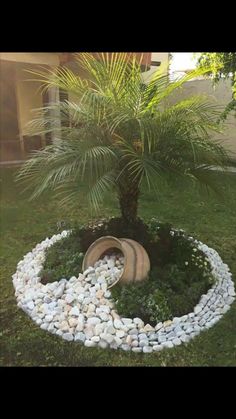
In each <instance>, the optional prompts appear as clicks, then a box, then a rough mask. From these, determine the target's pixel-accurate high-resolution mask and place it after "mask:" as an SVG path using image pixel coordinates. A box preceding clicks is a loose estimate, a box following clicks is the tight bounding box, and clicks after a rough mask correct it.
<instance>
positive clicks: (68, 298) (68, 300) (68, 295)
mask: <svg viewBox="0 0 236 419" xmlns="http://www.w3.org/2000/svg"><path fill="white" fill-rule="evenodd" d="M72 292H73V291H72ZM74 299H75V298H74V295H71V294H67V295H66V296H65V301H66V303H67V304H70V303H72V301H74Z"/></svg>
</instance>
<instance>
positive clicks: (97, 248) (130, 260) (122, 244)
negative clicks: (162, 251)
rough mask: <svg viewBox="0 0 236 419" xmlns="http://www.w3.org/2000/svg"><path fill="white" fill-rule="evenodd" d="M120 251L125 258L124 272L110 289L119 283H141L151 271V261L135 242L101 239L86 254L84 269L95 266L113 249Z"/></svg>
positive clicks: (141, 247) (121, 239) (105, 237)
mask: <svg viewBox="0 0 236 419" xmlns="http://www.w3.org/2000/svg"><path fill="white" fill-rule="evenodd" d="M114 248H116V249H119V251H120V252H121V253H122V254H123V256H124V270H123V273H122V275H121V276H120V278H118V279H117V281H116V282H114V283H113V284H112V285H110V286H109V287H108V288H111V287H112V286H114V285H115V284H116V283H117V282H118V281H119V282H120V283H121V284H125V283H126V284H127V283H129V282H139V281H143V280H145V279H146V278H147V276H148V272H149V270H150V260H149V257H148V254H147V252H146V250H145V249H144V248H143V246H142V245H141V244H140V243H138V242H136V241H135V240H131V239H126V238H120V239H117V238H116V237H113V236H104V237H100V238H99V239H98V240H96V241H95V242H93V243H92V244H91V246H90V247H89V248H88V250H87V252H86V253H85V256H84V260H83V265H82V269H83V271H84V270H86V269H87V268H88V267H89V266H94V264H95V262H97V261H98V260H99V259H100V258H101V256H102V255H104V254H105V253H108V252H109V251H110V250H111V249H114Z"/></svg>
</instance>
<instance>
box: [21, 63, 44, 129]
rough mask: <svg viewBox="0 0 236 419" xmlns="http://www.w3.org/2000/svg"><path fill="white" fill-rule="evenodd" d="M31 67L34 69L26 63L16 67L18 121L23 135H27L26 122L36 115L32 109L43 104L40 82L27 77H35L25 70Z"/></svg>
mask: <svg viewBox="0 0 236 419" xmlns="http://www.w3.org/2000/svg"><path fill="white" fill-rule="evenodd" d="M29 68H30V69H32V66H27V65H24V64H19V65H17V68H16V92H17V103H18V121H19V129H20V132H21V134H22V135H26V124H27V123H28V122H29V121H31V120H32V119H33V117H34V114H33V112H32V109H36V108H39V107H41V106H42V105H43V101H42V95H41V93H40V92H39V88H40V83H38V82H36V81H27V79H30V78H33V76H31V75H30V74H28V73H26V72H25V70H26V69H29Z"/></svg>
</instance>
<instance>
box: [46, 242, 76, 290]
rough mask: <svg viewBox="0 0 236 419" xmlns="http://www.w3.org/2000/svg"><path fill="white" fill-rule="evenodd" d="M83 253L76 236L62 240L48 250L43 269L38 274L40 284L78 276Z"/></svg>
mask: <svg viewBox="0 0 236 419" xmlns="http://www.w3.org/2000/svg"><path fill="white" fill-rule="evenodd" d="M83 257H84V255H83V253H82V252H81V249H80V243H79V241H78V238H77V236H76V235H74V234H72V235H70V236H68V237H65V238H63V239H62V240H60V241H58V242H57V243H55V244H53V245H52V246H51V247H49V248H48V250H47V252H46V260H45V262H44V267H43V269H42V271H41V272H40V277H41V282H42V283H43V284H46V283H47V282H54V281H58V280H59V279H61V278H66V279H69V278H70V277H71V276H74V275H75V276H78V274H79V273H80V272H81V270H82V262H83Z"/></svg>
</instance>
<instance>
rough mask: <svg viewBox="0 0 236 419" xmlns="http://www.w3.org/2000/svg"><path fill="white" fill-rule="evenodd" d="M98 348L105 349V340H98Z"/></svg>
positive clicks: (106, 345)
mask: <svg viewBox="0 0 236 419" xmlns="http://www.w3.org/2000/svg"><path fill="white" fill-rule="evenodd" d="M98 346H99V347H100V348H102V349H106V348H107V347H108V343H107V342H106V341H105V340H100V341H99V342H98Z"/></svg>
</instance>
